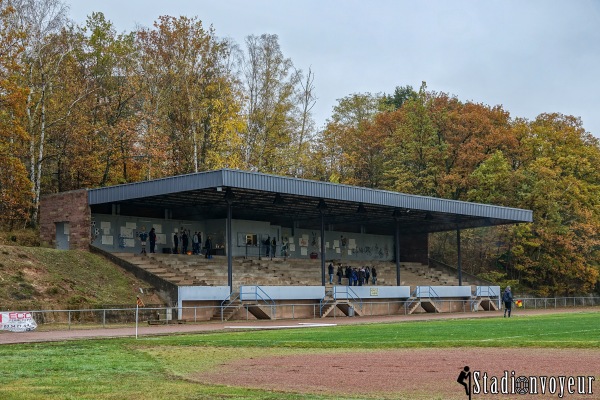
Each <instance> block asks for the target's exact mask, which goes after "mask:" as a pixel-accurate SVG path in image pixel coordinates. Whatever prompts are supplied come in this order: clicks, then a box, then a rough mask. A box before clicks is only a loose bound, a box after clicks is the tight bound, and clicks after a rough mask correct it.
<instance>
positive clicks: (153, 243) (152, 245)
mask: <svg viewBox="0 0 600 400" xmlns="http://www.w3.org/2000/svg"><path fill="white" fill-rule="evenodd" d="M148 238H149V239H150V253H154V249H155V248H156V231H155V230H154V228H152V229H150V233H149V234H148Z"/></svg>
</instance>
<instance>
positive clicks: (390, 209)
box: [88, 169, 533, 233]
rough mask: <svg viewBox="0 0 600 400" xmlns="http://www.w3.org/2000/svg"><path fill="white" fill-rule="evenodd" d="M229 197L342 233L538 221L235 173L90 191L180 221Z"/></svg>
mask: <svg viewBox="0 0 600 400" xmlns="http://www.w3.org/2000/svg"><path fill="white" fill-rule="evenodd" d="M226 193H229V196H230V198H231V199H232V205H233V213H234V218H235V219H248V220H263V221H271V222H272V223H276V224H281V225H282V226H287V225H289V224H290V221H296V223H297V224H298V223H300V224H303V225H306V226H317V225H315V224H316V222H319V221H320V215H321V212H323V214H324V216H325V219H326V222H327V223H328V224H333V225H336V229H340V230H341V229H342V228H343V226H344V225H357V224H359V225H362V226H367V227H369V229H367V230H368V231H369V232H372V233H376V231H377V232H380V233H389V231H390V229H391V228H390V226H392V225H395V224H392V223H394V221H395V219H399V220H400V221H401V230H402V231H406V232H438V231H447V230H455V229H464V228H473V227H481V226H492V225H503V224H514V223H523V222H532V221H533V212H532V211H531V210H524V209H517V208H509V207H500V206H494V205H488V204H479V203H470V202H464V201H456V200H447V199H439V198H434V197H427V196H416V195H410V194H404V193H397V192H391V191H386V190H375V189H368V188H363V187H356V186H349V185H341V184H335V183H329V182H319V181H312V180H307V179H298V178H290V177H283V176H276V175H269V174H262V173H257V172H248V171H239V170H230V169H221V170H217V171H209V172H199V173H194V174H187V175H179V176H172V177H167V178H162V179H155V180H151V181H144V182H136V183H130V184H125V185H118V186H110V187H105V188H99V189H90V190H88V194H89V196H88V198H89V204H90V206H92V209H93V208H94V206H97V205H102V204H125V205H129V206H131V207H146V208H147V207H155V208H162V209H165V208H166V209H171V210H176V213H177V217H178V218H180V219H185V218H183V216H186V215H187V216H189V217H191V218H203V219H204V218H224V216H225V215H226V208H227V207H226V204H227V203H226V201H225V194H226ZM320 202H321V203H320ZM323 203H324V205H325V206H324V207H325V208H324V207H323V205H322V204H323ZM319 204H321V205H322V206H321V207H318V206H319ZM337 225H340V227H337Z"/></svg>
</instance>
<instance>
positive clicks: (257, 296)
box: [240, 285, 277, 317]
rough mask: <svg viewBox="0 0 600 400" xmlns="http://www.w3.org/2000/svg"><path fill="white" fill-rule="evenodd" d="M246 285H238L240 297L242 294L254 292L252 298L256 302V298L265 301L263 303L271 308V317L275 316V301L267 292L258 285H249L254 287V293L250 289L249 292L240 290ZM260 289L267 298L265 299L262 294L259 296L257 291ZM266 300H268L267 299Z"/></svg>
mask: <svg viewBox="0 0 600 400" xmlns="http://www.w3.org/2000/svg"><path fill="white" fill-rule="evenodd" d="M245 287H246V286H242V287H240V298H241V297H242V294H250V295H252V294H254V300H255V301H257V302H258V300H259V299H260V300H261V301H262V302H263V303H265V305H267V306H269V307H270V308H271V315H272V316H273V317H275V311H276V310H277V308H276V303H275V301H274V300H273V299H272V298H271V297H270V296H269V295H268V294H267V292H265V291H264V290H263V289H262V288H261V287H260V286H256V285H254V286H251V287H253V288H254V293H253V292H252V291H250V292H242V290H243V289H244V288H245ZM259 290H260V291H261V292H262V293H263V294H264V295H265V297H266V298H267V299H265V298H264V297H263V296H261V294H260V293H258V291H259ZM267 300H268V301H267Z"/></svg>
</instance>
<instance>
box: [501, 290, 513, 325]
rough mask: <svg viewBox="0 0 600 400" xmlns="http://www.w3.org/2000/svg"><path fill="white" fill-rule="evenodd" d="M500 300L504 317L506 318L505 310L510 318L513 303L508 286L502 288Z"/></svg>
mask: <svg viewBox="0 0 600 400" xmlns="http://www.w3.org/2000/svg"><path fill="white" fill-rule="evenodd" d="M502 301H503V302H504V318H506V312H507V311H508V318H510V312H511V311H512V303H513V295H512V292H511V291H510V286H507V287H506V289H504V294H503V295H502Z"/></svg>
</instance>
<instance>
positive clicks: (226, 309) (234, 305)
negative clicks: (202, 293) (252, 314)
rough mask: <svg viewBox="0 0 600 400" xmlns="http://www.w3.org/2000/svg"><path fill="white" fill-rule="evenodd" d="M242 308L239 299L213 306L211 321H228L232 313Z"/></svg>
mask: <svg viewBox="0 0 600 400" xmlns="http://www.w3.org/2000/svg"><path fill="white" fill-rule="evenodd" d="M241 308H242V302H241V301H240V300H239V299H236V300H233V301H231V302H229V303H228V304H227V305H226V306H223V307H217V308H215V312H214V313H213V316H212V317H211V318H210V320H211V321H229V320H230V319H231V317H233V315H234V314H235V313H236V312H238V311H239V310H240V309H241Z"/></svg>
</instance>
